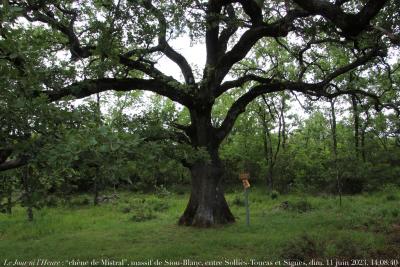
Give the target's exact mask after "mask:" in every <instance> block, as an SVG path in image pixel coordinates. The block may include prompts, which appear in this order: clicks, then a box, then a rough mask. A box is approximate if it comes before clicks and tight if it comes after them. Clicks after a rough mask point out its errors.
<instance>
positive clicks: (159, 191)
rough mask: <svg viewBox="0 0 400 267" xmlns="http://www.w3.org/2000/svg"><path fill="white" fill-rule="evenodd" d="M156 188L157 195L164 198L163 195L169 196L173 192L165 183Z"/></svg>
mask: <svg viewBox="0 0 400 267" xmlns="http://www.w3.org/2000/svg"><path fill="white" fill-rule="evenodd" d="M154 188H155V190H156V195H157V196H158V197H161V198H163V197H168V196H170V195H171V192H169V191H168V190H167V188H166V187H165V186H164V185H160V186H154Z"/></svg>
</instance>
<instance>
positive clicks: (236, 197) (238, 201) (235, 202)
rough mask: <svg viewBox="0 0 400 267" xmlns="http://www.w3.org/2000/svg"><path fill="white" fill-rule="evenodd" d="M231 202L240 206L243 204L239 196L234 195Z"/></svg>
mask: <svg viewBox="0 0 400 267" xmlns="http://www.w3.org/2000/svg"><path fill="white" fill-rule="evenodd" d="M232 204H233V205H236V206H240V207H242V206H244V204H245V203H244V200H243V199H242V198H241V197H240V196H238V195H236V196H235V198H234V199H233V201H232Z"/></svg>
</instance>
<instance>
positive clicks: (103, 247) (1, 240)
mask: <svg viewBox="0 0 400 267" xmlns="http://www.w3.org/2000/svg"><path fill="white" fill-rule="evenodd" d="M119 195H120V199H119V200H117V201H115V202H113V203H108V204H102V205H101V206H98V207H93V206H91V205H86V206H72V207H71V206H59V207H57V208H43V209H42V210H39V211H36V212H35V220H34V222H27V220H26V215H25V210H24V209H23V208H21V207H18V208H15V209H14V210H13V214H12V215H11V216H8V215H4V214H1V215H0V265H1V264H3V262H4V259H12V260H14V259H19V260H34V259H38V258H44V259H54V260H71V259H79V260H91V259H100V258H111V259H123V258H127V259H131V260H147V259H160V260H165V259H168V260H182V259H191V260H203V261H204V260H224V259H242V260H249V259H257V260H279V259H285V258H297V259H303V258H304V259H305V260H306V259H311V258H321V259H322V258H330V257H341V258H349V259H351V258H360V257H361V258H363V257H364V258H372V257H375V258H376V257H378V258H379V257H383V256H387V257H392V258H393V257H399V251H398V247H400V232H399V230H398V229H397V230H396V226H399V228H400V208H399V199H400V192H398V191H396V192H393V191H392V192H389V193H388V192H386V193H384V192H382V193H377V194H373V195H368V194H365V195H359V196H345V197H344V198H343V205H342V207H339V204H338V199H337V198H334V197H331V196H319V197H310V196H307V197H304V196H299V195H280V196H279V197H278V198H277V199H271V198H270V197H269V196H268V195H267V194H266V193H264V192H263V191H262V190H257V189H254V188H253V189H252V191H251V192H250V212H251V225H250V227H247V226H246V225H245V209H244V207H243V206H242V205H241V201H238V199H239V200H240V198H242V193H241V192H237V193H229V194H227V200H228V202H229V203H230V204H231V205H230V206H231V209H232V212H233V213H234V214H235V216H236V218H237V222H236V223H235V224H232V225H228V226H222V227H216V228H211V229H196V228H191V227H180V226H177V225H176V222H177V220H178V218H179V216H180V215H181V213H182V212H183V210H184V208H185V205H186V203H187V200H188V195H175V194H171V195H169V196H166V197H163V198H158V197H157V196H155V195H143V194H134V193H127V192H124V193H120V194H119ZM388 199H389V200H388ZM283 201H288V203H289V208H288V209H283V208H282V207H281V203H282V202H283ZM234 203H235V204H234ZM304 203H306V204H307V205H306V206H307V208H306V209H303V207H304Z"/></svg>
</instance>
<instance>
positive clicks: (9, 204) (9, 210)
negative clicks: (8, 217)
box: [7, 186, 12, 214]
mask: <svg viewBox="0 0 400 267" xmlns="http://www.w3.org/2000/svg"><path fill="white" fill-rule="evenodd" d="M11 213H12V186H10V187H9V188H8V192H7V214H11Z"/></svg>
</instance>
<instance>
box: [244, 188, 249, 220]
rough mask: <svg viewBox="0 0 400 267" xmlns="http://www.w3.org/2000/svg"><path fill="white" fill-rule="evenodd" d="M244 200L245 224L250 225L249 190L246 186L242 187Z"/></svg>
mask: <svg viewBox="0 0 400 267" xmlns="http://www.w3.org/2000/svg"><path fill="white" fill-rule="evenodd" d="M244 202H245V205H246V225H247V226H249V225H250V209H249V191H248V190H247V188H245V189H244Z"/></svg>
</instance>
